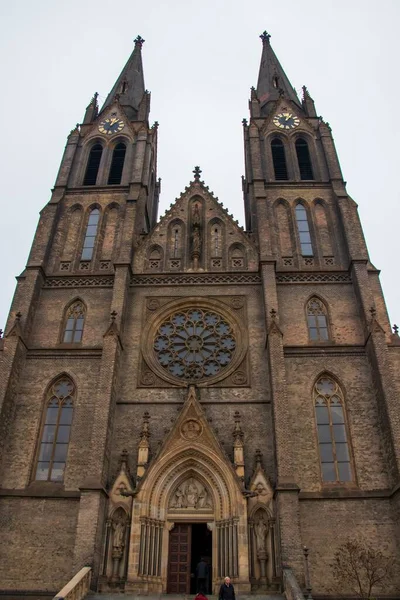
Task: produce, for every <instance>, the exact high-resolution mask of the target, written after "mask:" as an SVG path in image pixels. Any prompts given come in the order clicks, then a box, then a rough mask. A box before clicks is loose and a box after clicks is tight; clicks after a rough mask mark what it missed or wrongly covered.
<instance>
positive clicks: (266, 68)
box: [101, 31, 301, 120]
mask: <svg viewBox="0 0 400 600" xmlns="http://www.w3.org/2000/svg"><path fill="white" fill-rule="evenodd" d="M270 37H271V36H270V35H269V34H268V33H267V32H266V31H264V32H263V33H262V34H261V35H260V38H261V40H262V45H263V49H262V55H261V64H260V71H259V75H258V83H257V90H256V93H257V98H258V101H259V102H260V107H261V108H262V107H263V106H264V105H266V104H267V103H268V102H273V101H276V100H278V99H279V98H280V97H282V96H284V97H285V98H288V99H290V100H292V102H294V103H295V104H297V106H299V107H300V108H301V103H300V100H299V98H298V97H297V94H296V91H295V89H294V88H293V87H292V85H291V83H290V81H289V79H288V77H287V76H286V73H285V71H284V70H283V68H282V66H281V64H280V62H279V60H278V59H277V57H276V55H275V52H274V51H273V49H272V47H271V44H270ZM134 43H135V46H134V49H133V52H132V54H131V56H130V57H129V59H128V62H127V63H126V65H125V67H124V68H123V69H122V71H121V74H120V76H119V77H118V79H117V81H116V82H115V84H114V87H113V88H112V90H111V92H110V93H109V94H108V96H107V99H106V101H105V103H104V105H103V107H102V109H101V110H102V111H103V110H104V109H105V108H106V107H107V106H109V105H110V104H112V102H113V101H114V100H115V98H118V99H119V102H120V104H121V106H123V108H124V110H125V112H126V114H127V116H128V117H129V118H130V119H132V120H136V118H137V114H138V110H139V106H140V103H141V101H142V99H143V95H144V94H145V85H144V75H143V64H142V46H143V43H144V39H143V38H142V37H141V36H140V35H138V36H137V38H136V39H135V40H134Z"/></svg>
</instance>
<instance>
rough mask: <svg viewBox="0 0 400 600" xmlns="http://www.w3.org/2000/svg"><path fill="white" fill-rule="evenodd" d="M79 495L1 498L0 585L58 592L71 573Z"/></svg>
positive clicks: (7, 588)
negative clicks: (73, 496)
mask: <svg viewBox="0 0 400 600" xmlns="http://www.w3.org/2000/svg"><path fill="white" fill-rule="evenodd" d="M78 504H79V499H78V498H76V499H49V498H43V499H41V498H16V497H14V498H0V539H1V544H0V589H1V590H16V589H18V590H31V591H34V590H40V591H50V592H54V593H56V592H58V591H59V590H60V589H61V588H62V587H63V586H64V585H65V584H66V583H67V582H68V581H69V579H70V578H71V576H72V572H71V570H72V557H73V548H74V538H75V528H76V520H77V514H78Z"/></svg>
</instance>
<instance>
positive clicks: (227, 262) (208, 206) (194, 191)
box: [134, 170, 258, 273]
mask: <svg viewBox="0 0 400 600" xmlns="http://www.w3.org/2000/svg"><path fill="white" fill-rule="evenodd" d="M196 174H197V175H196ZM198 177H199V175H198V171H196V170H195V181H193V182H191V184H190V186H189V187H187V188H186V190H185V192H184V193H183V194H181V196H180V197H179V198H178V199H177V200H176V202H175V203H174V204H173V205H172V204H171V207H170V209H169V210H168V211H167V212H166V214H165V215H164V216H163V217H162V218H161V220H160V221H159V223H158V224H157V225H156V227H155V228H154V229H153V231H152V232H151V233H150V234H149V235H147V236H146V235H143V237H142V241H141V243H140V244H139V247H138V249H137V252H136V255H135V258H134V271H135V272H136V273H142V272H146V273H157V272H182V271H186V272H193V273H201V272H216V273H217V272H221V271H255V270H257V269H258V252H257V248H256V247H255V245H254V243H253V242H252V241H251V239H250V238H249V236H248V235H247V234H246V233H245V232H244V230H243V228H242V227H239V224H238V221H234V220H233V215H229V214H228V210H227V209H224V207H223V204H222V203H220V202H219V201H218V199H217V198H215V196H214V194H213V193H212V192H210V191H209V190H208V188H207V187H206V186H205V185H204V184H203V182H200V180H199V178H198Z"/></svg>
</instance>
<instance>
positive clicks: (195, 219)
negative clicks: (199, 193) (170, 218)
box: [193, 203, 200, 225]
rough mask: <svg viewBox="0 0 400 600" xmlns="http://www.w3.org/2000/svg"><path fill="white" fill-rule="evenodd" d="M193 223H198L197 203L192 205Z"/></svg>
mask: <svg viewBox="0 0 400 600" xmlns="http://www.w3.org/2000/svg"><path fill="white" fill-rule="evenodd" d="M193 225H200V211H199V205H198V204H197V203H196V204H195V205H194V206H193Z"/></svg>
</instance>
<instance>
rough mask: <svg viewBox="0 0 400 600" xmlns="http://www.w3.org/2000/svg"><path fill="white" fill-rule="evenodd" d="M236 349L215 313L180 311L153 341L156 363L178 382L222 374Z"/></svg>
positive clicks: (228, 327)
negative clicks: (179, 380)
mask: <svg viewBox="0 0 400 600" xmlns="http://www.w3.org/2000/svg"><path fill="white" fill-rule="evenodd" d="M235 349H236V339H235V335H234V331H233V328H232V327H231V325H230V324H229V323H228V322H227V320H226V319H225V318H224V317H222V316H221V315H220V314H218V313H216V312H215V311H210V310H203V309H190V310H183V311H179V312H177V313H174V314H173V315H171V316H170V317H169V318H168V319H166V320H165V321H163V322H162V324H161V325H160V327H159V328H158V330H157V333H156V336H155V340H154V351H155V354H156V357H157V361H158V363H159V364H160V365H161V366H162V368H163V369H165V370H166V371H167V372H168V373H170V374H171V375H173V376H174V377H178V378H179V379H187V380H190V379H195V380H198V379H204V378H209V377H213V376H215V375H218V374H219V373H221V372H223V370H224V369H225V368H226V367H227V366H228V365H229V364H230V362H231V360H232V357H233V355H234V352H235Z"/></svg>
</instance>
